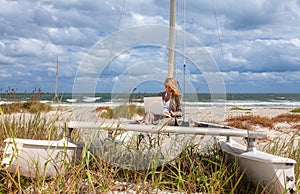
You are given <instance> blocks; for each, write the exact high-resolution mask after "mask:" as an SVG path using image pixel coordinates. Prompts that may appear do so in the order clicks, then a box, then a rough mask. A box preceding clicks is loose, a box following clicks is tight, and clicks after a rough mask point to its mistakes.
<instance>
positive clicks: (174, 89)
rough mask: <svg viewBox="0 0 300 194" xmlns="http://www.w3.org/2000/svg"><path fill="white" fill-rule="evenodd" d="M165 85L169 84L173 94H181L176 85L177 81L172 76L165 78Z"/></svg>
mask: <svg viewBox="0 0 300 194" xmlns="http://www.w3.org/2000/svg"><path fill="white" fill-rule="evenodd" d="M165 85H166V86H169V87H170V88H171V90H172V94H173V95H174V96H182V94H181V93H180V92H179V90H178V87H177V81H176V80H175V79H174V78H166V80H165Z"/></svg>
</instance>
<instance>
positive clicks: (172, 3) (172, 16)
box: [168, 0, 176, 78]
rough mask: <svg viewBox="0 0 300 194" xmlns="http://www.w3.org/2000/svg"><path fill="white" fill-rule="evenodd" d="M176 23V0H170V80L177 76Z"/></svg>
mask: <svg viewBox="0 0 300 194" xmlns="http://www.w3.org/2000/svg"><path fill="white" fill-rule="evenodd" d="M175 23H176V0H170V24H169V26H170V29H169V56H168V78H172V77H174V74H175V67H174V55H175V53H174V50H175Z"/></svg>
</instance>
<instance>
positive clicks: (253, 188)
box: [0, 107, 300, 194]
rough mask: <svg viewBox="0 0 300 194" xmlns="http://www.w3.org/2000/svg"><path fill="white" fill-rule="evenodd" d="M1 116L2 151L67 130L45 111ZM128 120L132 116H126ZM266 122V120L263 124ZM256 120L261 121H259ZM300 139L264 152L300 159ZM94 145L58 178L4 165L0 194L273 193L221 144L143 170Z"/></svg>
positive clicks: (192, 148) (194, 146)
mask: <svg viewBox="0 0 300 194" xmlns="http://www.w3.org/2000/svg"><path fill="white" fill-rule="evenodd" d="M135 108H136V107H134V108H133V107H132V109H129V108H128V107H127V108H124V107H120V109H117V110H124V111H128V110H130V111H132V112H134V113H136V111H137V110H135ZM106 109H107V111H110V110H112V111H114V110H115V109H108V108H105V107H102V108H99V109H98V110H97V111H99V112H100V111H102V110H106ZM103 112H105V111H103ZM0 113H1V119H0V128H1V129H2V130H1V131H0V144H1V147H2V148H3V146H4V145H3V140H4V139H6V138H8V137H18V138H28V139H51V140H58V139H61V138H63V134H64V133H63V131H61V130H59V129H57V128H56V127H55V126H54V123H55V122H56V121H57V120H58V118H59V117H58V115H57V116H53V117H52V118H51V119H50V120H49V119H48V120H47V119H45V118H44V117H43V115H42V114H41V113H35V114H30V116H28V114H26V113H22V114H20V115H19V116H14V115H7V114H4V113H5V112H4V111H3V110H2V109H1V107H0ZM140 114H142V113H140ZM114 116H115V115H114ZM121 116H123V115H121ZM125 116H130V115H127V114H125ZM246 118H247V117H246ZM247 119H249V118H247ZM264 119H266V118H263V119H262V120H264ZM281 119H282V118H281ZM250 120H251V119H250ZM253 120H255V121H257V122H258V121H259V122H261V123H262V121H260V119H258V118H255V119H253ZM74 134H76V130H74V131H73V136H74ZM297 135H299V134H295V135H293V136H292V137H291V139H289V140H288V142H289V143H285V144H283V143H281V141H280V139H275V140H274V141H272V144H270V145H269V144H268V145H267V146H266V147H265V148H264V149H265V150H266V151H267V152H268V153H272V154H276V155H282V156H286V157H290V158H293V159H295V160H296V161H299V160H300V158H299V149H297V148H296V147H291V144H290V143H291V142H294V143H296V138H297ZM73 139H74V137H73ZM111 139H114V137H111ZM90 145H91V142H85V144H84V146H83V147H82V151H81V152H80V154H79V155H78V156H77V157H78V160H75V159H74V160H73V161H72V162H65V164H64V165H65V168H66V170H65V171H60V172H58V175H57V177H56V178H49V177H40V178H38V179H36V178H33V177H24V176H22V175H20V174H19V172H18V171H16V172H15V173H9V172H8V171H7V170H6V169H5V168H4V167H3V166H1V167H0V193H106V192H123V193H159V192H160V191H163V192H169V193H171V192H180V193H196V192H197V193H220V194H221V193H262V192H263V193H268V190H267V189H266V188H265V187H264V185H263V184H262V185H256V184H254V183H252V182H251V181H249V179H247V177H246V175H245V174H244V173H243V172H240V169H239V167H238V165H237V163H236V162H235V161H228V160H227V158H226V157H225V155H224V153H222V151H221V149H220V147H219V145H217V144H213V146H212V147H209V148H207V150H206V151H205V152H203V151H202V150H200V149H199V148H200V147H201V142H200V143H197V142H191V143H189V144H188V145H187V146H186V147H185V148H184V149H183V150H182V151H181V153H180V154H179V155H178V156H177V157H175V158H174V159H172V160H171V161H170V162H168V163H163V164H161V165H159V161H157V162H156V161H153V162H152V163H151V166H149V168H147V169H139V170H133V169H128V168H124V166H122V165H115V164H113V163H110V162H109V161H108V160H105V159H104V158H103V157H100V156H98V155H97V154H94V153H93V152H91V151H90V149H89V147H90ZM152 146H153V145H152ZM2 154H3V153H1V160H2V157H3V155H2ZM77 157H76V158H77ZM154 160H156V158H154ZM295 171H296V176H295V179H296V181H295V182H298V181H299V172H300V170H299V167H298V166H297V165H296V169H295ZM298 187H299V186H298ZM298 189H299V188H298Z"/></svg>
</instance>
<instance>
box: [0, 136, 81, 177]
mask: <svg viewBox="0 0 300 194" xmlns="http://www.w3.org/2000/svg"><path fill="white" fill-rule="evenodd" d="M4 142H5V143H6V145H5V149H4V153H3V160H2V162H1V164H2V166H4V168H5V169H6V170H7V171H8V172H10V173H19V174H20V175H23V176H26V177H32V178H37V177H56V176H57V174H58V173H61V172H63V171H64V170H65V167H66V164H67V163H69V162H71V161H72V159H73V156H74V153H75V149H76V145H75V144H73V143H70V142H68V141H67V140H66V139H62V140H59V141H48V140H31V139H19V138H7V139H5V141H4Z"/></svg>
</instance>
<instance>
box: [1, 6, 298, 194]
mask: <svg viewBox="0 0 300 194" xmlns="http://www.w3.org/2000/svg"><path fill="white" fill-rule="evenodd" d="M175 24H176V0H170V24H169V54H168V75H167V76H168V77H173V76H174V74H175V68H174V51H175V35H176V30H175ZM56 126H57V127H63V128H64V127H66V128H67V129H68V131H69V135H68V137H69V138H66V139H63V140H59V141H40V140H24V139H17V138H14V139H11V138H8V139H6V140H5V143H6V148H5V152H4V158H3V160H2V165H4V166H5V167H6V168H7V169H8V170H9V171H10V172H15V171H16V169H20V173H21V174H23V175H24V176H39V175H41V174H38V173H36V170H37V169H43V171H40V172H41V173H42V174H47V175H49V176H52V177H55V176H56V172H57V166H62V164H61V163H59V162H61V160H59V159H57V158H61V157H65V158H71V157H72V156H73V155H74V149H75V148H76V147H77V146H78V144H76V142H72V141H71V139H70V137H71V133H72V131H73V130H74V129H89V130H93V131H96V132H97V133H94V136H93V138H92V140H91V146H90V150H91V151H92V152H94V153H95V154H97V155H98V156H100V157H105V156H107V154H105V153H107V152H110V153H114V154H112V155H111V157H109V158H106V159H108V160H109V161H110V162H112V163H116V164H119V165H123V166H126V167H132V168H139V167H145V166H148V165H149V164H148V163H149V161H151V160H154V159H158V160H159V161H163V162H168V161H169V160H170V159H171V158H170V157H176V154H177V153H176V150H178V148H180V147H181V148H182V147H183V146H184V145H185V143H186V142H188V140H190V139H189V138H188V139H187V140H186V139H184V137H197V136H211V137H213V138H214V139H215V140H216V141H217V142H218V143H219V145H220V147H221V149H222V150H223V152H224V153H226V155H227V157H228V160H237V161H238V164H239V166H240V168H241V170H242V171H245V172H246V175H248V177H249V178H250V179H252V180H253V181H255V182H266V183H267V185H268V186H269V187H270V188H271V190H272V191H274V193H278V194H279V193H283V192H288V193H295V192H296V191H295V174H294V166H295V164H296V161H295V160H293V159H290V158H284V157H280V156H275V155H271V154H268V153H265V152H261V151H259V150H257V149H256V146H255V142H256V140H257V139H258V138H266V137H267V133H266V132H265V131H249V130H243V129H237V128H232V127H227V126H223V125H218V124H212V123H205V122H195V123H194V125H193V126H191V125H190V123H188V122H184V123H183V125H182V126H158V125H139V124H135V123H134V122H131V121H125V122H120V121H119V122H117V123H115V122H107V121H76V120H73V121H69V122H66V123H65V122H57V123H56ZM112 133H114V134H115V135H114V136H112V135H111V134H112ZM136 133H138V134H139V135H138V136H135V135H134V134H136ZM147 134H151V135H154V136H155V135H156V137H157V139H159V136H164V137H167V138H166V141H167V145H170V139H172V138H169V137H172V136H173V137H175V139H174V138H173V143H175V144H176V143H178V142H180V144H176V145H175V144H174V145H175V146H174V145H173V144H172V143H171V144H172V147H174V148H173V149H172V150H169V149H167V148H166V147H167V146H166V144H163V143H161V142H159V141H156V142H155V143H156V144H158V146H156V145H154V146H153V147H154V148H155V149H150V150H149V149H148V150H147V153H146V154H145V150H143V149H138V152H136V154H140V155H139V156H140V157H139V158H142V159H144V160H141V161H136V157H133V155H130V154H132V153H131V152H128V153H127V152H126V150H125V149H122V150H121V151H118V149H116V148H121V147H122V144H124V143H127V142H130V141H132V139H134V138H135V141H136V142H138V143H141V141H140V140H141V137H143V138H144V137H145V136H146V135H147ZM232 137H242V138H245V139H246V140H247V145H246V146H244V145H242V144H239V143H238V142H236V141H234V140H233V138H232ZM168 138H169V139H168ZM107 139H110V141H106V140H107ZM149 139H151V138H149ZM97 140H98V141H97ZM178 140H180V141H178ZM111 143H112V144H113V145H112V144H111ZM136 146H137V147H139V146H140V145H137V144H136ZM164 146H165V147H164ZM176 146H177V147H176ZM123 147H124V146H123ZM158 147H160V148H158ZM127 150H128V149H127ZM179 151H180V149H179ZM125 152H126V153H125ZM122 156H124V157H123V158H122ZM168 156H170V157H168ZM130 157H132V160H129V161H128V160H127V161H126V160H125V159H128V158H130ZM49 161H51V162H49ZM124 161H125V162H124ZM32 162H33V164H37V163H39V166H35V167H33V166H32ZM128 165H132V166H128ZM43 166H47V168H42V167H43Z"/></svg>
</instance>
